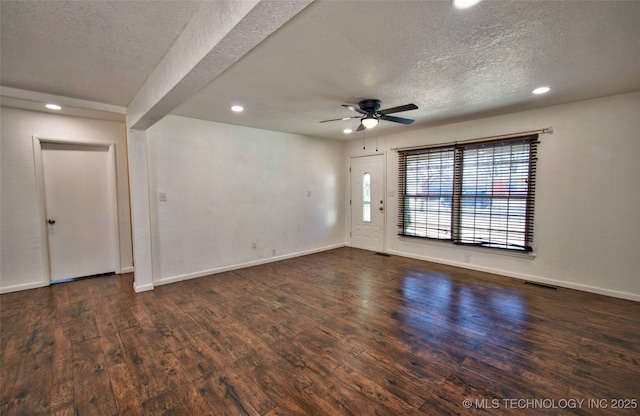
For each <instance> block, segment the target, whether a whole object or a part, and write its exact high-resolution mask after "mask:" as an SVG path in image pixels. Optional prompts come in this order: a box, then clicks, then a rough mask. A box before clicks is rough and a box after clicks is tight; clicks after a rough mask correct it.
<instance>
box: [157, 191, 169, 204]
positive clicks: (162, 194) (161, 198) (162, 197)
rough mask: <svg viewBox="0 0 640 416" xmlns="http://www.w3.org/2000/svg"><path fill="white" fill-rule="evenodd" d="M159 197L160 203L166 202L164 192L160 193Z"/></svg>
mask: <svg viewBox="0 0 640 416" xmlns="http://www.w3.org/2000/svg"><path fill="white" fill-rule="evenodd" d="M159 196H160V201H162V202H165V201H166V200H167V193H166V192H160V193H159Z"/></svg>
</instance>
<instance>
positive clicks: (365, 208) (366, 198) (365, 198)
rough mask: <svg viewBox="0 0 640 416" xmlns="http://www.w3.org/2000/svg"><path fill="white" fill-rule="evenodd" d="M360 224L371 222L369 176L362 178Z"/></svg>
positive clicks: (365, 175) (366, 174)
mask: <svg viewBox="0 0 640 416" xmlns="http://www.w3.org/2000/svg"><path fill="white" fill-rule="evenodd" d="M362 222H371V175H370V174H368V173H365V174H364V175H363V177H362Z"/></svg>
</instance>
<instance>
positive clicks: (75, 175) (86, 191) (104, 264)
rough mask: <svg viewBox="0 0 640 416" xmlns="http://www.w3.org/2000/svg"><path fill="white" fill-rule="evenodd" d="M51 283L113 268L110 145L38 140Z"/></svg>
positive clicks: (114, 233) (115, 257)
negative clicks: (39, 141)
mask: <svg viewBox="0 0 640 416" xmlns="http://www.w3.org/2000/svg"><path fill="white" fill-rule="evenodd" d="M42 171H43V177H44V195H45V211H46V215H47V236H48V244H49V268H50V275H51V276H50V278H51V280H52V281H55V280H61V279H68V278H75V277H84V276H93V275H97V274H103V273H110V272H116V271H117V268H118V266H117V260H118V254H117V247H118V243H117V213H116V202H115V198H116V197H115V165H114V159H113V153H112V151H110V148H109V147H108V146H103V147H99V146H86V145H75V144H59V143H42Z"/></svg>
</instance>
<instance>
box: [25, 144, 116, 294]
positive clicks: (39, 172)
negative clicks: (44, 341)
mask: <svg viewBox="0 0 640 416" xmlns="http://www.w3.org/2000/svg"><path fill="white" fill-rule="evenodd" d="M32 140H33V161H34V167H35V179H36V193H37V199H38V217H39V220H38V229H39V231H40V244H41V247H42V250H41V253H42V258H41V261H42V268H43V270H44V274H43V276H42V283H43V285H45V286H48V285H49V284H51V266H50V264H51V263H50V258H49V237H48V229H47V206H46V198H45V191H44V168H43V164H42V144H43V143H51V144H62V145H65V144H67V145H74V146H87V147H101V148H105V149H108V151H107V153H108V158H109V168H110V170H111V174H110V175H109V176H110V178H109V182H110V184H111V186H110V188H111V190H110V192H109V193H110V194H111V198H110V199H111V202H112V205H113V207H112V208H113V213H114V217H115V218H114V219H113V220H114V222H113V223H114V224H115V227H114V228H115V229H114V230H113V233H114V235H113V237H114V246H113V247H112V249H113V250H114V251H115V254H116V255H115V257H114V260H113V261H114V264H113V270H114V271H115V272H116V273H118V274H120V273H122V270H121V267H120V264H121V263H120V222H119V220H118V186H117V178H116V175H117V173H116V172H117V170H116V169H117V167H116V144H115V143H113V142H112V143H96V142H86V141H81V140H69V139H57V138H50V137H42V136H32Z"/></svg>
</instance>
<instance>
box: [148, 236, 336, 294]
mask: <svg viewBox="0 0 640 416" xmlns="http://www.w3.org/2000/svg"><path fill="white" fill-rule="evenodd" d="M345 245H346V244H345V243H340V244H334V245H331V246H325V247H320V248H315V249H311V250H305V251H298V252H295V253H290V254H283V255H281V256H275V257H268V258H265V259H260V260H254V261H249V262H245V263H238V264H232V265H229V266H222V267H216V268H214V269H209V270H202V271H199V272H194V273H186V274H181V275H177V276H171V277H165V278H162V279H158V280H154V281H153V283H154V284H155V285H156V286H159V285H166V284H169V283H175V282H180V281H182V280H189V279H195V278H198V277H203V276H209V275H211V274H216V273H222V272H228V271H231V270H239V269H244V268H246V267H252V266H258V265H260V264H266V263H273V262H276V261H280V260H286V259H291V258H294V257H300V256H306V255H309V254H315V253H320V252H322V251H328V250H333V249H336V248H340V247H344V246H345Z"/></svg>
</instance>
